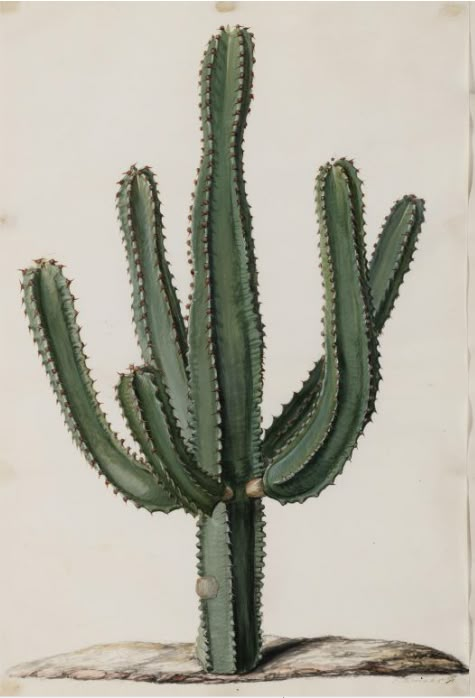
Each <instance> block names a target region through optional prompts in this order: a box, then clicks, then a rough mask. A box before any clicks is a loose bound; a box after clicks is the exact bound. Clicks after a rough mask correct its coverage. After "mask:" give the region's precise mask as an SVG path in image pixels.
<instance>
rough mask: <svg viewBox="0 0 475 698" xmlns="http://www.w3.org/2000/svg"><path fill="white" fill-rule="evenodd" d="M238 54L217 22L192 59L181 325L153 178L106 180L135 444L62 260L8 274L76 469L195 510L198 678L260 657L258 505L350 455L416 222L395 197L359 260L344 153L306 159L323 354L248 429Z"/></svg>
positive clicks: (248, 241)
mask: <svg viewBox="0 0 475 698" xmlns="http://www.w3.org/2000/svg"><path fill="white" fill-rule="evenodd" d="M253 54H254V45H253V36H252V34H251V33H250V32H249V31H248V30H247V29H245V28H242V27H235V28H233V29H229V28H227V29H225V28H224V27H222V28H221V29H220V31H219V33H218V34H217V35H216V36H213V37H212V38H211V40H210V42H209V44H208V46H207V49H206V51H205V55H204V58H203V61H202V67H201V71H200V92H201V104H200V109H201V123H202V126H201V128H202V132H203V138H202V144H203V148H202V158H201V164H200V167H199V170H198V176H197V179H196V181H195V185H196V189H195V193H194V195H193V203H192V206H191V209H190V215H189V221H190V223H189V228H188V233H189V241H188V245H189V248H190V249H189V262H190V265H191V273H192V277H193V281H192V291H191V294H190V297H189V298H190V303H189V305H188V306H187V308H188V309H189V317H184V316H182V312H181V308H180V303H179V302H178V299H177V294H176V289H175V287H174V285H173V277H172V275H171V273H170V269H169V265H168V263H167V259H166V250H165V236H164V231H163V222H162V213H161V205H160V201H159V195H158V190H157V185H156V182H155V179H154V175H153V173H152V171H151V170H150V168H149V167H144V168H143V169H138V168H136V167H135V166H133V167H131V168H130V170H129V171H128V172H127V173H126V174H125V175H124V177H123V179H122V180H121V182H120V187H119V191H118V194H117V208H118V214H119V220H120V226H121V229H122V234H123V239H124V243H125V248H126V253H127V258H128V268H129V275H130V282H131V287H132V311H133V319H134V323H135V328H136V333H137V338H138V342H139V345H140V349H141V353H142V356H143V362H144V365H143V366H141V367H134V366H132V367H131V368H130V370H129V371H128V372H127V373H125V374H121V375H120V379H119V382H118V385H117V399H118V401H119V403H120V405H121V407H122V411H123V414H124V417H125V420H126V422H127V424H128V427H129V429H130V432H131V434H132V436H133V437H134V440H135V442H136V443H137V446H138V447H139V449H138V450H139V454H136V453H133V452H132V451H131V450H130V449H128V448H126V447H125V446H124V440H121V439H120V438H119V437H118V435H117V434H116V433H114V432H113V431H112V429H111V426H110V424H109V423H108V421H107V418H106V416H105V415H104V412H103V411H102V409H101V406H100V403H99V401H98V396H97V394H96V391H95V388H94V381H93V380H92V378H91V376H90V372H89V369H88V366H87V361H86V360H87V357H86V355H85V353H84V344H83V342H82V340H81V335H80V327H79V326H78V322H77V311H76V310H75V306H74V300H75V299H74V296H73V295H72V293H71V290H70V283H71V282H70V281H69V280H68V279H67V278H66V277H65V276H64V274H63V270H62V265H60V264H58V263H57V262H56V261H55V260H50V261H46V260H43V259H39V260H36V262H35V265H34V266H32V267H31V268H29V269H25V270H23V278H22V282H21V286H22V289H23V300H24V305H25V314H26V315H27V318H28V321H29V327H30V330H31V332H32V333H33V337H34V340H35V342H36V344H37V347H38V352H39V354H40V356H41V359H42V361H43V364H44V366H45V369H46V371H47V374H48V376H49V379H50V382H51V385H52V387H53V390H54V392H55V394H56V399H57V401H58V402H59V404H60V407H61V409H62V412H63V415H64V418H65V422H66V426H67V427H68V429H69V430H70V432H71V434H72V436H73V438H74V440H75V442H76V444H77V445H78V446H79V448H80V449H81V450H82V451H83V453H84V455H85V456H86V459H87V460H88V461H89V463H90V464H91V466H93V467H94V468H95V469H96V470H97V471H98V472H99V473H100V474H101V475H103V476H104V478H105V481H106V484H111V485H112V487H113V489H114V491H115V492H116V493H120V494H122V496H123V497H124V499H125V500H131V501H132V502H133V503H134V504H135V505H136V506H137V507H142V508H145V509H147V510H148V511H150V512H156V511H161V512H165V513H168V512H170V511H172V510H174V509H177V508H182V509H184V510H185V511H186V512H189V513H191V514H192V515H194V516H196V517H197V523H198V573H199V577H198V582H197V586H196V589H197V593H198V595H199V597H200V607H201V622H200V630H199V637H198V641H197V655H198V657H199V659H200V661H201V663H202V665H203V667H204V668H205V670H207V671H209V672H215V673H216V672H217V673H230V674H234V673H243V672H248V671H251V670H252V669H253V668H254V667H255V666H256V664H257V663H258V662H259V660H260V657H261V647H262V635H261V588H262V582H263V562H264V502H263V498H264V497H265V496H267V497H271V498H273V499H275V500H277V501H279V502H281V503H282V504H285V503H288V502H303V501H305V500H306V499H307V498H309V497H315V496H317V495H319V494H320V493H321V492H322V490H323V489H324V488H325V487H327V486H328V485H330V484H332V483H333V482H334V480H335V478H336V477H337V476H338V475H339V474H340V473H341V472H342V469H343V466H344V464H345V462H346V461H347V460H349V459H350V458H351V455H352V452H353V449H354V448H355V447H356V444H357V441H358V438H359V436H360V435H361V433H362V431H363V429H364V427H365V426H366V424H367V423H368V421H370V420H371V418H372V416H373V413H374V409H375V399H376V393H377V389H378V383H379V380H380V369H379V353H378V338H379V335H380V333H381V331H382V329H383V327H384V325H385V322H386V320H387V319H388V317H389V315H390V313H391V310H392V308H393V306H394V302H395V300H396V297H397V295H398V292H399V289H400V286H401V283H402V281H403V279H404V276H405V274H406V272H407V271H408V269H409V265H410V262H411V259H412V256H413V253H414V250H415V246H416V241H417V238H418V235H419V231H420V228H421V224H422V222H423V218H424V203H423V201H422V200H420V199H417V198H415V197H414V196H404V197H403V198H402V199H400V200H399V201H397V202H396V204H395V205H394V207H393V209H392V210H391V212H390V214H389V216H388V217H387V218H386V220H385V222H384V225H383V227H382V231H381V233H380V236H379V238H378V241H377V243H376V246H375V249H374V252H373V255H372V257H371V259H370V261H369V263H368V262H367V256H366V245H365V237H364V235H365V234H364V219H363V217H364V204H363V195H362V190H361V186H362V185H361V181H360V179H359V176H358V171H357V170H356V168H355V166H354V165H353V163H352V161H350V160H347V159H340V160H336V161H335V160H333V161H331V162H330V163H328V164H327V165H325V166H324V167H321V168H320V170H319V172H318V175H317V179H316V189H315V192H316V209H317V217H318V222H319V250H320V260H321V262H320V268H321V273H322V277H323V284H324V298H325V307H324V313H323V325H324V329H323V333H322V334H323V335H324V341H323V356H322V358H321V359H320V360H319V361H318V362H317V363H316V364H315V366H314V368H313V369H312V371H311V373H310V375H309V377H308V379H307V380H306V381H305V383H304V384H303V386H302V388H301V390H300V391H299V392H297V393H295V394H294V396H293V398H292V399H291V401H290V402H289V403H288V404H287V405H285V406H284V407H283V410H282V412H281V414H280V415H279V416H278V417H276V418H275V419H274V421H273V423H272V424H271V426H270V427H269V428H268V429H267V431H266V432H265V433H264V434H263V433H262V429H261V400H262V385H263V350H264V327H263V323H262V318H261V314H260V306H259V300H258V281H257V270H256V259H255V255H254V246H253V238H252V216H251V213H250V209H249V205H248V203H247V199H246V191H245V180H244V173H243V147H242V146H243V133H244V129H245V126H246V120H247V116H248V112H249V108H250V103H251V100H252V79H253V72H252V71H253V63H254V56H253Z"/></svg>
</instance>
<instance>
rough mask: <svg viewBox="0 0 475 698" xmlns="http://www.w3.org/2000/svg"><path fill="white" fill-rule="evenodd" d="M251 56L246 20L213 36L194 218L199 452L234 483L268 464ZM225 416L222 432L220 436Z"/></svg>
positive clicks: (204, 82)
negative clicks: (251, 181)
mask: <svg viewBox="0 0 475 698" xmlns="http://www.w3.org/2000/svg"><path fill="white" fill-rule="evenodd" d="M251 65H252V42H251V38H250V36H249V35H248V33H247V32H246V31H245V30H242V29H235V30H232V31H229V32H228V31H225V30H223V31H221V33H220V34H219V36H218V37H215V38H214V39H212V40H211V42H210V45H209V47H208V51H207V53H206V54H205V61H204V64H203V68H202V79H201V93H202V96H201V98H202V105H201V106H202V128H203V135H204V144H205V145H204V148H205V151H204V158H203V161H202V166H201V168H200V173H199V177H198V182H197V190H196V195H195V203H194V206H193V209H192V225H191V228H190V230H191V250H192V257H193V266H194V288H193V294H192V302H191V308H190V321H189V367H190V388H191V397H192V400H191V402H192V404H193V405H194V422H195V424H196V437H197V457H198V460H199V461H200V462H202V463H203V466H204V467H205V465H204V464H205V463H206V462H207V458H210V459H211V460H212V458H213V457H214V459H215V462H216V463H217V465H215V466H214V468H216V467H221V465H222V468H223V475H224V478H225V479H226V480H230V481H231V482H230V484H231V485H232V486H233V487H234V484H235V483H238V482H239V483H241V484H244V483H245V481H246V480H247V479H249V478H250V477H252V474H253V473H257V472H260V470H261V468H262V461H261V455H260V437H261V433H260V432H261V427H260V396H261V392H262V351H263V339H262V325H261V321H260V317H259V313H258V301H257V297H256V290H257V289H256V277H255V262H254V259H253V254H252V249H251V246H250V244H249V239H250V231H249V230H248V229H247V225H248V219H247V218H246V210H245V209H243V207H242V201H243V197H244V194H243V189H242V186H241V185H240V183H239V180H240V177H239V173H240V168H241V144H242V132H243V129H244V124H245V119H246V115H247V112H248V109H249V102H250V99H251V95H250V83H251ZM241 184H242V183H241ZM203 326H204V327H206V332H207V336H206V335H204V331H203ZM219 423H221V429H222V434H223V439H222V442H221V441H219V442H218V439H217V438H216V434H217V433H218V434H219ZM216 444H217V445H216ZM210 445H211V446H212V447H213V448H214V451H215V452H214V453H213V454H210V453H209V446H210Z"/></svg>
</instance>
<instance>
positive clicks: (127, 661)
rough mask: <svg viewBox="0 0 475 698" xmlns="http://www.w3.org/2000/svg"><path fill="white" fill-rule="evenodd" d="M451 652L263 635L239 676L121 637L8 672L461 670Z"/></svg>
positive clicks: (177, 649) (179, 649)
mask: <svg viewBox="0 0 475 698" xmlns="http://www.w3.org/2000/svg"><path fill="white" fill-rule="evenodd" d="M467 671H468V670H467V667H466V666H464V664H462V662H460V661H459V660H458V659H456V658H455V657H452V656H451V655H448V654H444V653H443V652H439V651H438V650H435V649H432V648H431V647H425V646H423V645H415V644H412V643H408V642H396V641H384V640H353V639H347V638H343V637H322V638H313V639H308V638H298V639H295V640H290V639H288V638H276V637H266V638H265V639H264V652H263V658H262V661H261V663H260V664H259V666H258V667H257V668H256V669H254V670H253V671H251V672H249V673H247V674H241V675H240V676H239V677H237V676H235V675H234V676H233V675H224V674H207V673H205V672H204V671H203V669H202V668H201V666H200V664H199V662H198V660H197V659H196V657H195V646H194V645H193V644H192V643H179V644H173V645H165V644H159V643H150V642H123V643H114V644H108V645H94V646H93V647H88V648H86V649H82V650H79V651H77V652H70V653H68V654H60V655H56V656H54V657H49V658H47V659H41V660H38V661H34V662H27V663H25V664H20V665H18V666H15V667H13V668H12V669H10V671H9V672H8V674H9V676H10V677H16V678H37V679H40V678H41V679H76V680H83V681H85V680H120V679H122V680H129V681H146V682H151V683H218V684H220V683H236V682H238V681H239V682H252V681H280V680H284V679H297V678H309V677H312V676H314V677H316V676H328V677H330V676H333V677H338V676H340V677H344V676H368V675H372V676H411V675H418V677H419V679H420V678H422V676H424V675H434V674H438V675H450V674H465V673H467Z"/></svg>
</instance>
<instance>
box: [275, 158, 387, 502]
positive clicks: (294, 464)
mask: <svg viewBox="0 0 475 698" xmlns="http://www.w3.org/2000/svg"><path fill="white" fill-rule="evenodd" d="M316 202H317V214H318V217H319V223H320V243H321V244H320V252H321V260H322V273H323V278H324V285H325V318H324V326H325V331H324V334H325V345H326V346H325V371H324V376H323V383H322V390H321V393H320V396H319V398H318V400H317V405H316V409H315V410H314V414H315V418H314V419H312V420H311V421H310V422H309V427H308V428H307V429H306V432H305V435H302V436H300V438H299V439H298V441H297V443H295V444H293V443H292V442H291V443H290V445H289V448H288V449H287V450H286V451H285V452H284V453H283V454H282V455H278V456H277V458H276V459H275V460H274V461H273V462H271V464H270V465H269V467H268V468H267V469H266V472H265V475H264V488H265V491H266V493H267V494H269V495H270V496H273V497H275V498H277V499H279V500H283V501H284V502H288V501H304V500H305V499H307V498H308V497H309V496H316V495H318V493H319V492H320V491H321V490H322V489H323V488H324V487H326V486H327V485H328V484H331V483H332V482H333V480H334V479H335V477H336V476H337V475H338V474H339V473H340V472H341V470H342V468H343V465H344V463H345V462H346V461H347V460H348V458H349V457H350V456H351V453H352V451H353V449H354V447H355V445H356V441H357V439H358V437H359V435H360V434H361V432H362V429H363V427H364V424H365V421H366V420H367V419H368V418H369V415H370V411H371V409H372V408H373V403H374V395H375V393H376V387H377V382H378V378H379V364H378V353H377V346H376V341H377V340H376V336H375V332H374V328H373V307H372V301H371V293H370V290H369V284H368V272H367V267H366V263H365V243H364V227H363V216H362V211H363V206H362V196H361V189H360V183H359V180H358V179H357V177H356V173H355V171H354V168H353V167H352V165H351V163H349V162H348V161H346V160H338V161H337V162H335V163H334V164H331V163H329V164H328V165H326V166H325V167H323V168H322V169H321V170H320V173H319V175H318V177H317V184H316ZM328 308H331V311H330V313H328ZM356 309H357V310H356Z"/></svg>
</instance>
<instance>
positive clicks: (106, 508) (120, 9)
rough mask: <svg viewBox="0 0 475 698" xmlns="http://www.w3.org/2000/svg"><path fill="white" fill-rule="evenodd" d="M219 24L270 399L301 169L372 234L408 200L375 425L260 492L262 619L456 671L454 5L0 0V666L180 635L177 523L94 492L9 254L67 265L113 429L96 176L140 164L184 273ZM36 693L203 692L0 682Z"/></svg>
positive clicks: (107, 281) (306, 277)
mask: <svg viewBox="0 0 475 698" xmlns="http://www.w3.org/2000/svg"><path fill="white" fill-rule="evenodd" d="M222 23H231V24H235V23H240V24H245V25H249V26H251V27H252V28H253V30H254V32H255V35H256V41H257V51H256V57H257V64H256V85H255V93H256V99H255V102H254V104H255V106H254V110H253V113H252V115H251V118H250V124H249V127H248V131H247V137H246V172H247V180H248V190H249V196H250V201H251V204H252V205H253V212H254V216H255V219H254V220H255V241H256V248H257V253H258V256H259V268H260V280H261V297H262V303H263V312H264V317H265V321H266V325H267V337H268V351H267V355H266V386H265V388H266V389H265V404H264V414H265V423H266V424H268V423H269V421H270V418H271V414H274V413H276V412H277V411H278V405H279V403H280V402H282V401H284V400H286V399H287V398H288V397H289V394H290V393H291V391H292V390H293V389H294V388H295V387H296V385H297V384H298V382H299V381H300V380H301V379H302V378H303V377H304V376H305V375H306V372H307V370H308V369H309V368H310V366H311V364H312V361H313V360H314V358H316V356H318V354H319V347H320V337H319V333H320V306H321V302H320V301H321V288H320V279H319V276H318V273H317V272H318V269H317V262H316V256H317V255H316V235H315V222H314V213H313V191H312V190H313V180H314V175H315V171H316V167H317V166H318V165H319V164H321V163H323V162H325V161H326V160H327V159H329V158H330V157H333V156H336V157H337V156H340V155H346V156H351V157H355V159H356V161H357V163H358V164H359V165H360V167H361V170H362V175H363V178H364V180H365V183H366V202H367V211H368V215H367V223H368V240H369V243H370V245H371V244H372V242H373V241H374V240H375V237H376V235H377V231H378V229H379V226H380V224H381V222H382V219H383V218H384V216H385V215H386V213H387V211H388V210H389V208H390V206H391V204H392V202H393V201H394V199H395V198H397V197H399V196H401V195H402V194H404V193H409V192H414V193H416V194H418V195H420V196H423V197H424V198H425V199H426V202H427V223H426V225H425V227H424V230H423V234H422V237H421V242H420V248H419V250H418V253H417V258H416V260H415V262H414V265H413V268H412V271H411V274H410V275H409V277H408V278H407V279H406V281H405V283H404V288H403V290H402V294H401V297H400V299H399V301H398V304H397V308H396V311H395V313H394V315H393V317H392V318H391V320H390V322H389V323H388V325H387V328H386V330H385V332H384V337H383V338H382V341H381V349H382V355H383V375H384V380H383V383H382V386H381V389H380V394H379V400H378V415H377V418H376V419H375V420H374V423H373V424H371V425H369V426H368V428H367V429H366V435H365V437H364V438H362V439H361V442H360V445H359V448H358V451H357V452H356V454H355V456H354V458H353V460H352V462H351V463H350V464H348V465H347V467H346V469H345V472H344V474H343V476H342V477H341V478H339V479H338V481H337V486H336V487H332V488H328V489H327V490H326V491H325V492H324V493H323V494H322V496H321V497H320V498H319V499H317V500H314V501H311V502H307V503H306V504H305V505H303V506H299V505H295V506H293V507H290V506H289V507H285V508H283V507H281V506H280V505H278V504H276V503H270V504H269V505H268V527H267V533H268V558H267V577H266V586H265V594H264V610H265V629H266V632H268V633H273V634H282V635H289V636H296V635H308V636H315V635H325V634H340V635H346V636H352V637H377V638H386V639H391V638H395V639H396V638H397V639H402V640H408V641H414V642H420V643H425V644H430V645H433V646H435V647H437V648H439V649H441V650H444V651H447V652H450V653H453V654H455V655H456V656H457V657H459V658H461V659H462V660H464V661H468V653H469V652H468V615H467V587H468V585H467V578H468V577H467V537H466V530H467V528H466V521H467V519H466V505H467V491H466V470H465V468H466V436H467V433H466V416H467V404H466V377H467V365H466V308H465V294H466V240H467V238H466V232H467V214H466V192H467V169H468V167H467V165H468V162H467V155H466V153H467V126H468V119H467V117H468V115H467V96H468V95H467V61H468V7H467V5H466V4H463V3H455V4H448V3H434V2H428V3H358V2H356V3H349V4H346V3H335V4H333V3H313V2H310V3H287V2H282V3H274V2H269V3H259V2H249V3H239V4H238V7H237V9H236V10H234V11H233V12H230V13H220V12H218V11H217V10H216V8H215V5H214V4H213V3H205V2H197V3H173V4H171V3H129V2H125V3H114V2H112V3H101V4H99V3H83V4H79V3H62V2H59V3H17V4H16V5H15V6H14V7H12V8H10V11H8V12H4V13H3V14H1V15H0V30H1V36H0V51H1V58H2V60H1V61H0V70H1V75H0V80H1V85H2V101H3V106H2V112H1V114H0V126H1V133H2V139H1V148H2V152H1V162H2V167H1V171H0V172H1V175H0V176H1V181H0V191H1V192H2V194H1V207H2V208H1V210H0V215H1V223H2V225H1V233H0V234H1V238H0V239H1V254H0V265H1V271H0V285H1V288H0V294H1V298H2V303H1V318H0V322H1V337H2V341H1V343H0V358H1V360H0V385H1V387H2V401H1V403H0V411H1V415H0V430H1V433H0V439H1V440H0V443H1V451H0V458H1V460H0V511H1V512H2V513H1V517H2V518H1V526H0V545H1V550H2V557H3V560H2V574H1V575H0V619H1V623H0V668H2V669H4V668H6V667H7V666H9V665H11V664H13V663H17V662H21V661H23V660H28V659H34V658H37V657H40V656H44V655H47V654H51V653H57V652H61V651H67V650H72V649H76V648H79V647H81V646H84V645H87V644H92V643H96V642H108V641H117V640H123V639H129V640H134V639H140V640H158V641H160V640H164V641H174V640H193V639H194V637H195V633H196V628H197V623H198V613H197V603H196V598H195V594H194V581H195V570H194V564H195V557H194V555H195V553H194V524H193V520H192V519H191V518H190V517H188V516H185V515H184V514H182V513H180V512H177V513H174V514H172V515H170V516H168V517H165V516H161V515H155V516H154V517H150V515H148V514H146V513H144V512H137V511H136V510H135V508H134V507H133V506H126V505H124V504H123V502H122V501H121V500H120V499H117V498H114V497H113V496H112V494H111V493H110V492H109V491H108V490H106V488H105V487H104V485H103V483H102V482H101V483H99V482H98V481H97V478H96V477H95V476H94V474H93V473H92V471H90V470H89V469H88V467H87V466H86V464H85V462H84V461H83V459H82V457H81V456H80V455H79V453H78V452H76V450H75V449H74V447H73V446H72V445H71V442H70V438H69V435H68V434H67V433H66V431H65V429H64V427H63V424H62V419H61V416H60V414H59V412H58V410H57V407H56V405H55V402H54V400H53V398H52V396H51V394H50V389H49V386H48V384H47V381H46V378H45V376H44V375H43V369H42V367H41V365H40V362H39V361H38V358H37V357H36V355H35V351H34V349H33V346H32V343H31V340H30V338H29V336H28V332H27V329H26V323H25V322H24V318H23V317H22V315H21V310H20V300H19V299H20V295H19V287H18V280H19V274H18V272H17V269H18V268H19V267H22V266H24V265H25V264H28V263H29V261H30V260H31V259H32V258H36V257H38V256H53V257H55V258H56V259H60V260H61V261H62V262H64V263H65V264H66V265H67V270H66V271H67V275H68V276H70V277H72V278H74V279H75V282H74V291H75V293H76V295H77V296H79V299H80V301H79V305H78V307H79V310H80V314H81V321H82V324H83V325H84V331H83V335H84V338H85V340H86V342H87V344H88V346H89V353H90V355H91V365H92V367H93V369H94V373H95V376H96V377H97V379H98V383H99V386H100V389H101V393H102V395H103V399H104V403H105V404H106V406H107V408H108V409H109V413H110V414H111V417H112V420H113V423H114V424H115V425H117V426H119V427H120V428H121V429H122V431H123V427H122V426H121V422H120V418H119V413H118V408H117V407H116V406H115V404H114V400H113V393H114V390H113V387H114V385H115V382H116V379H117V371H119V370H121V369H124V368H125V367H127V365H128V364H129V363H131V362H134V361H138V360H139V354H138V350H137V348H136V345H135V342H134V335H133V330H132V325H131V316H130V315H131V314H130V310H129V306H130V301H129V290H128V285H127V277H126V267H125V258H124V252H123V250H122V248H121V243H120V235H119V233H118V225H117V222H116V219H115V211H114V194H115V191H116V185H115V184H114V183H115V181H116V180H117V179H118V178H119V175H120V173H121V172H122V171H123V170H125V169H126V168H127V167H128V166H129V165H130V164H131V163H132V162H137V163H138V164H149V165H152V166H153V168H154V169H155V170H156V171H157V172H158V175H159V181H160V189H161V195H162V201H163V204H164V210H165V216H166V223H167V228H168V248H169V257H170V260H171V262H172V264H173V267H174V271H175V275H176V279H177V283H178V286H179V290H180V295H181V297H182V298H184V297H185V296H186V294H187V287H188V283H189V278H188V269H187V265H186V262H185V227H186V225H185V219H186V215H187V210H188V205H189V198H190V196H189V195H190V191H191V188H192V180H193V173H194V170H195V168H196V166H197V163H198V157H199V128H198V113H197V112H198V110H197V101H198V100H197V70H198V62H199V59H200V57H201V53H202V50H203V48H204V45H205V43H206V41H207V38H208V36H209V35H210V34H211V33H212V32H213V31H214V30H215V28H216V27H217V26H219V25H220V24H222ZM3 690H4V692H9V691H13V690H16V691H18V692H20V693H25V694H26V693H30V694H35V695H39V694H48V693H49V694H51V693H53V692H55V693H63V694H64V693H68V694H72V693H74V694H76V695H78V694H84V693H94V694H106V693H115V694H123V695H126V694H134V693H135V694H136V693H139V692H140V693H143V694H159V693H164V694H166V693H168V694H169V693H175V694H177V695H178V694H183V695H185V694H186V695H193V694H197V693H199V692H201V693H203V694H211V693H216V694H219V693H223V688H222V687H219V689H210V688H208V687H202V688H198V687H188V688H186V689H175V688H172V687H170V686H167V687H164V688H162V689H160V688H157V687H154V686H133V685H128V684H122V685H118V684H115V683H113V684H109V685H105V684H103V683H102V684H101V683H84V684H81V683H74V684H70V683H66V682H40V681H32V682H23V683H22V684H21V685H17V684H15V682H13V683H12V682H11V681H6V682H5V683H4V684H3ZM227 690H229V691H230V692H231V693H234V692H237V691H239V693H241V694H247V693H255V694H257V693H263V694H264V693H267V694H272V693H276V692H277V693H282V692H283V691H285V693H286V694H287V695H291V694H303V693H305V694H310V695H312V694H313V695H318V694H330V693H343V694H344V693H346V694H348V693H349V694H353V695H357V694H359V693H375V694H394V693H396V694H411V693H412V694H414V693H420V694H425V695H429V694H463V693H466V692H467V691H468V679H467V678H466V677H458V678H455V679H449V680H447V679H439V678H435V679H428V678H425V679H421V678H420V677H415V678H414V679H413V680H411V679H405V680H397V679H369V680H361V679H351V680H345V681H343V680H341V681H340V680H326V681H324V680H305V681H300V682H287V683H286V684H285V685H284V684H274V685H272V684H268V685H265V686H259V685H256V686H252V687H251V688H249V687H247V688H242V687H231V688H229V689H227Z"/></svg>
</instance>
